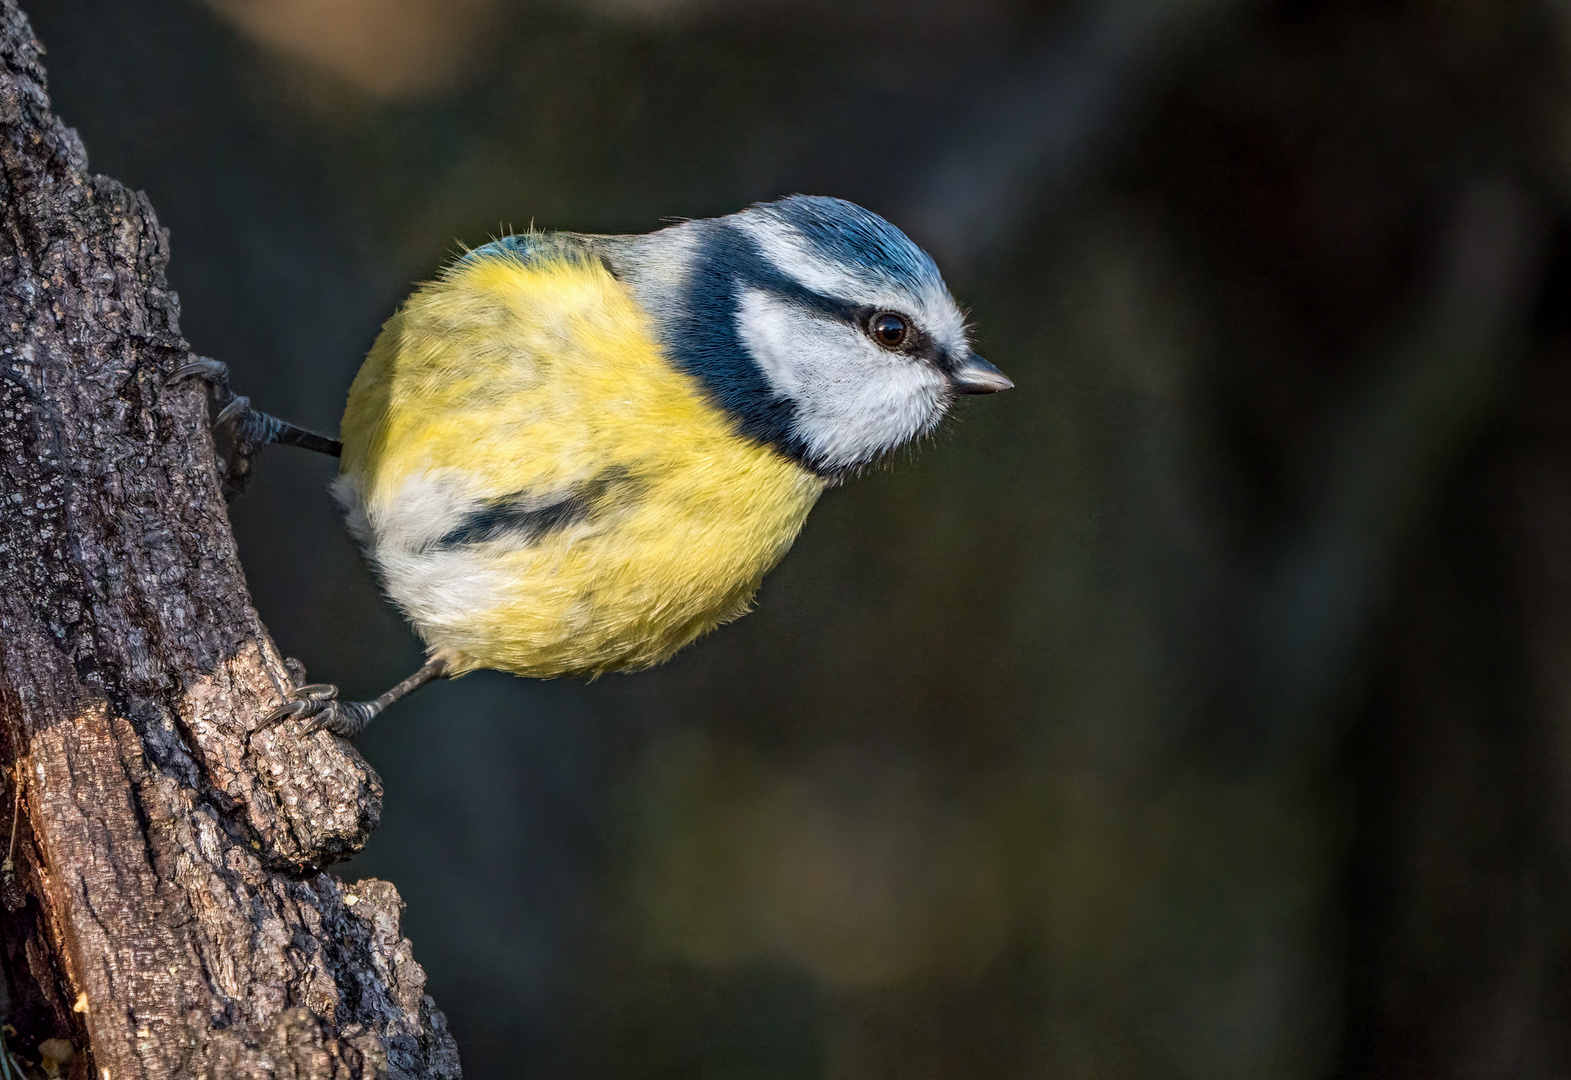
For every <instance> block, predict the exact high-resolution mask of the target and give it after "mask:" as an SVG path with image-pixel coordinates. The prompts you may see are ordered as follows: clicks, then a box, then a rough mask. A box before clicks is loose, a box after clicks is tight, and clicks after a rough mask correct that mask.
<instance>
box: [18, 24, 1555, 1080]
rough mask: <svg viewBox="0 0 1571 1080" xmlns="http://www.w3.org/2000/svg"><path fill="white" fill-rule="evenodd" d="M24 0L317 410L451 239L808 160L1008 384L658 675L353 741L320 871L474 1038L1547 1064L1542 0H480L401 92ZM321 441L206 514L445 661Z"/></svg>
mask: <svg viewBox="0 0 1571 1080" xmlns="http://www.w3.org/2000/svg"><path fill="white" fill-rule="evenodd" d="M235 2H236V3H237V4H239V3H244V2H247V0H235ZM255 2H260V0H255ZM26 6H27V10H28V12H29V14H30V15H31V16H32V18H33V20H34V23H35V26H36V28H37V30H38V32H39V35H40V37H41V38H42V40H43V41H44V43H45V45H46V46H47V48H48V50H49V52H48V56H47V58H46V60H47V63H48V66H49V72H50V79H51V90H52V93H53V95H54V100H55V103H56V106H57V108H58V111H59V112H60V114H61V115H62V116H63V117H64V119H65V120H66V122H67V123H68V124H72V125H74V126H76V127H77V128H78V129H79V130H80V132H81V134H82V136H83V138H84V140H85V142H86V144H87V147H88V151H89V154H90V156H91V160H92V164H93V166H94V167H95V168H96V169H98V170H100V171H103V172H105V173H108V174H111V175H113V176H115V177H116V178H118V179H120V180H122V181H124V182H125V183H127V184H129V185H132V186H134V187H140V188H144V189H145V190H146V191H147V192H148V194H149V195H150V196H151V198H152V201H153V204H154V206H155V207H156V208H157V211H158V214H159V216H160V219H161V220H162V221H163V223H164V224H165V225H167V226H168V227H169V228H170V229H171V232H172V238H173V252H174V258H173V262H172V263H171V266H170V271H169V273H170V278H171V280H172V282H173V284H174V286H175V287H176V288H177V289H178V290H179V293H180V296H181V300H182V303H183V315H182V323H181V324H182V327H183V330H184V332H185V334H186V336H187V337H188V338H189V339H190V341H191V343H192V346H193V348H194V349H196V350H197V351H198V352H199V353H202V354H206V355H212V356H216V357H219V358H221V359H223V360H225V361H227V362H228V363H229V365H230V366H231V368H232V370H233V373H234V378H235V381H236V383H237V384H238V386H239V387H240V388H241V390H242V391H243V392H245V393H248V394H250V395H251V396H252V397H253V398H254V399H255V400H256V401H257V402H258V403H259V404H261V405H262V406H263V407H264V408H267V409H269V410H271V411H274V412H276V413H278V414H280V415H283V416H286V417H290V418H292V419H295V420H297V421H300V422H302V423H306V424H309V425H314V426H316V427H317V428H319V429H321V430H325V431H333V430H335V429H336V424H337V417H338V414H339V411H340V409H341V406H342V402H343V398H344V394H345V390H346V388H347V387H348V384H349V381H350V379H351V378H352V377H353V374H354V371H355V369H356V367H357V365H358V363H359V360H360V358H361V357H362V356H363V355H364V352H365V350H366V348H367V347H368V346H369V344H370V342H371V341H372V339H373V337H374V336H375V333H376V331H377V328H378V327H379V325H380V324H381V322H382V320H383V319H385V318H386V317H387V316H388V315H389V314H390V313H391V311H392V310H393V308H394V307H395V305H396V304H397V302H398V300H399V299H400V298H401V297H402V296H403V295H404V294H405V293H406V292H407V291H408V290H409V288H410V287H411V285H412V283H414V282H415V281H418V280H420V279H422V278H424V277H427V276H429V275H430V274H431V273H432V272H433V271H434V270H435V269H436V268H437V267H438V266H439V265H440V264H441V263H442V262H443V261H444V260H445V259H446V258H448V257H450V256H451V255H452V254H453V253H454V252H455V251H457V250H459V245H460V244H475V243H479V242H483V241H484V240H486V239H487V238H488V237H490V236H492V235H495V234H496V233H497V232H498V231H499V230H501V229H505V228H506V227H508V226H509V225H511V226H519V227H522V226H523V225H525V224H527V223H529V222H530V221H533V222H534V223H535V224H536V225H538V226H541V227H546V228H567V229H574V230H581V231H607V232H612V231H643V230H647V229H650V228H654V227H657V226H658V225H659V223H660V219H661V218H663V217H668V216H705V215H711V214H719V213H725V212H729V211H731V210H734V209H736V208H738V207H740V206H742V205H744V204H746V203H747V202H750V201H752V200H755V199H760V198H770V197H774V196H777V195H780V194H784V193H787V192H791V191H807V192H820V193H830V194H836V195H841V196H843V197H846V198H850V199H853V200H856V201H859V202H862V203H863V204H865V205H867V206H869V207H870V208H872V209H874V210H877V211H879V212H881V213H884V214H885V215H887V216H889V217H890V218H891V219H892V220H894V221H895V222H896V223H897V224H899V225H901V226H903V227H905V228H907V230H908V231H909V232H910V233H911V234H912V235H913V236H914V237H915V238H916V239H917V240H918V242H921V243H924V244H927V245H929V246H930V247H931V249H932V250H933V251H934V254H935V255H936V256H937V257H938V259H939V261H940V264H941V265H942V266H943V267H945V269H946V272H947V275H948V277H949V280H950V284H951V286H952V288H953V289H954V291H955V293H956V295H957V296H958V297H959V298H960V299H961V301H962V302H963V303H964V304H965V305H967V306H968V307H969V309H970V311H971V313H972V318H973V321H974V324H975V326H976V333H977V340H978V346H979V348H980V350H981V352H982V353H983V354H984V355H985V356H987V357H988V358H990V359H991V360H993V361H994V362H995V363H997V364H998V365H999V366H1000V367H1002V368H1003V369H1004V370H1005V371H1006V372H1008V373H1009V374H1010V375H1011V376H1012V377H1013V378H1014V379H1015V381H1016V383H1017V384H1018V388H1017V389H1016V390H1014V391H1011V392H1010V393H1008V394H1005V395H1001V396H999V397H996V398H988V399H982V400H967V401H963V402H961V403H960V407H959V409H958V410H957V415H956V417H955V420H954V422H953V423H952V424H951V425H950V426H949V427H948V429H947V430H946V431H945V432H944V433H943V435H942V436H941V437H939V438H938V439H937V440H936V441H935V443H936V444H935V445H932V446H929V447H925V448H923V449H922V451H921V452H920V453H917V454H914V455H911V456H910V458H909V460H902V461H900V462H898V463H896V466H895V467H893V468H891V469H889V470H883V471H879V472H876V473H874V474H872V475H869V476H867V477H864V478H862V479H861V480H859V481H857V482H856V483H854V484H850V485H848V486H846V487H845V488H844V489H842V490H837V491H834V492H831V493H830V494H829V495H828V496H827V497H826V498H825V499H824V501H823V503H822V504H821V506H820V508H819V509H818V510H817V511H816V512H815V513H814V515H813V517H812V519H811V520H810V521H809V524H808V527H807V530H806V532H805V533H804V535H803V537H802V539H801V540H800V541H799V542H798V544H797V546H796V549H795V550H794V551H793V552H792V554H791V555H790V557H789V558H788V559H787V560H786V562H785V564H784V565H783V566H782V567H781V568H780V569H779V570H778V571H777V572H776V573H774V574H773V575H772V576H771V577H770V578H769V579H768V581H767V582H766V584H765V587H764V589H763V592H762V594H761V596H760V598H759V605H758V610H757V611H756V612H755V613H754V614H752V615H750V616H748V617H747V618H746V619H744V620H743V621H741V622H740V623H738V624H736V625H735V626H733V627H728V628H726V629H724V630H722V631H721V632H719V633H717V634H716V635H715V636H714V637H712V638H710V639H707V640H705V641H703V642H702V643H700V644H699V645H697V646H695V647H693V648H691V649H690V650H689V651H687V652H686V653H684V654H682V655H681V656H680V657H679V658H678V659H677V660H675V661H673V662H672V663H671V664H669V665H668V666H666V667H665V668H663V669H660V670H658V671H654V672H650V673H646V674H641V675H637V676H629V677H613V678H607V679H604V680H602V681H600V682H597V683H594V684H589V685H585V684H580V683H573V682H564V683H550V684H547V683H535V682H529V681H525V680H520V679H514V678H510V677H505V676H498V675H494V674H490V673H483V674H479V675H476V676H472V677H468V678H465V679H463V680H460V681H458V682H456V683H453V684H447V685H441V686H437V687H435V688H432V689H429V690H426V691H424V692H422V693H421V694H420V695H418V696H417V697H416V698H415V699H413V700H412V701H410V702H409V703H408V704H407V705H403V706H400V707H399V708H398V709H397V710H396V711H395V712H394V713H392V714H391V715H389V716H387V717H386V718H384V719H383V720H381V721H379V722H378V723H377V724H376V725H375V726H374V727H373V728H372V730H371V731H370V732H369V733H368V734H367V735H366V736H365V737H364V738H363V739H362V740H361V746H362V748H363V749H364V751H365V753H366V756H367V757H368V758H370V760H371V761H372V763H373V764H374V765H375V766H376V768H377V769H378V770H379V771H380V772H381V774H382V776H383V777H384V779H385V781H386V784H387V802H386V813H385V817H384V821H383V824H382V827H381V829H380V830H379V831H378V832H377V833H376V835H375V836H374V837H373V839H372V841H371V844H370V846H369V847H368V848H367V850H366V852H365V853H364V855H362V856H360V857H358V858H357V859H356V860H355V861H354V862H353V863H351V864H350V865H349V866H348V867H347V868H345V873H346V874H347V875H348V876H350V877H351V878H353V877H355V876H362V875H376V876H380V877H386V878H389V879H391V880H392V881H394V882H396V883H397V885H398V887H399V889H400V891H401V892H402V894H403V896H404V897H405V899H406V900H407V901H408V904H409V908H408V911H407V914H406V921H405V928H406V930H407V932H408V934H409V936H410V937H411V938H412V939H413V942H414V945H415V951H416V956H417V957H418V958H419V959H420V961H421V962H422V963H423V964H424V965H425V966H426V969H427V971H428V973H429V976H430V984H429V989H430V991H431V993H432V994H433V995H434V996H435V998H436V1000H437V1002H438V1004H439V1005H440V1006H441V1007H442V1008H443V1009H445V1010H446V1011H447V1013H448V1015H449V1017H450V1018H451V1022H452V1027H453V1030H454V1031H455V1033H456V1034H457V1037H458V1040H459V1045H460V1049H461V1051H462V1053H463V1056H464V1061H465V1066H466V1071H467V1074H468V1075H470V1076H472V1077H512V1076H519V1077H523V1076H529V1077H595V1078H600V1077H606V1078H611V1077H628V1078H631V1077H639V1078H649V1077H672V1078H676V1077H681V1078H689V1077H698V1078H705V1080H709V1078H714V1080H721V1078H736V1080H764V1078H769V1080H776V1078H778V1080H786V1078H816V1077H824V1078H828V1080H864V1078H866V1080H871V1078H886V1077H887V1078H891V1080H893V1078H899V1080H926V1078H935V1080H937V1078H943V1080H959V1078H965V1080H989V1078H994V1077H997V1078H1017V1077H1019V1078H1024V1077H1108V1078H1125V1077H1128V1078H1135V1077H1151V1078H1176V1077H1196V1078H1207V1080H1211V1078H1221V1077H1241V1078H1243V1077H1247V1078H1257V1077H1331V1076H1344V1077H1371V1078H1372V1077H1399V1076H1412V1077H1425V1078H1432V1077H1449V1076H1455V1077H1470V1078H1476V1077H1497V1076H1498V1077H1536V1076H1544V1077H1550V1076H1562V1075H1565V1074H1566V1073H1567V1072H1568V1071H1571V1047H1568V1045H1567V1044H1568V1042H1571V1040H1568V1037H1567V1035H1566V1034H1565V1032H1566V1031H1567V1030H1568V1017H1571V992H1568V990H1571V985H1568V975H1571V966H1568V959H1571V919H1568V914H1567V913H1568V912H1571V905H1568V903H1567V901H1568V899H1571V895H1568V894H1571V784H1568V782H1567V781H1568V777H1571V758H1568V754H1571V677H1568V675H1571V663H1568V661H1571V617H1568V613H1571V559H1568V556H1567V552H1568V551H1571V437H1568V432H1567V420H1568V418H1571V372H1568V371H1567V368H1566V361H1567V331H1568V329H1571V320H1568V319H1567V312H1566V301H1567V297H1566V286H1567V283H1568V281H1571V244H1568V237H1571V233H1568V231H1567V224H1568V222H1571V82H1568V78H1567V73H1568V72H1571V64H1568V60H1571V55H1568V54H1571V10H1568V9H1566V8H1565V6H1564V5H1563V4H1557V3H1552V2H1550V0H1542V2H1531V0H1438V2H1430V3H1416V2H1415V3H1396V2H1367V3H1309V2H1288V0H1278V2H1254V3H1242V2H1239V0H1107V2H1103V3H1097V2H1095V0H1082V2H1081V3H1074V4H1071V3H1057V4H1053V3H1044V4H1040V5H1030V4H1026V3H1023V2H1011V0H978V2H967V0H922V2H917V3H907V4H899V3H895V2H893V0H888V2H877V0H864V2H847V3H839V4H831V3H828V2H820V0H752V2H750V3H730V4H724V3H719V2H717V0H688V2H675V3H666V4H659V5H651V4H645V5H643V7H642V8H641V9H640V7H639V6H638V5H635V4H631V3H623V2H619V0H600V2H599V3H597V4H593V5H590V4H574V3H569V2H566V0H563V2H560V3H547V2H545V0H539V2H535V3H523V2H519V3H514V4H506V3H501V2H500V0H498V3H497V4H495V5H494V6H492V7H490V8H487V9H486V10H488V11H489V12H490V15H491V21H490V22H489V23H488V24H487V26H486V28H485V29H484V31H483V32H482V33H479V34H478V35H476V37H475V39H474V41H473V42H472V47H466V48H465V49H464V50H462V51H461V57H460V62H459V63H458V64H457V65H456V66H455V67H454V68H453V69H452V71H451V73H450V77H449V78H448V79H447V80H446V81H444V82H441V83H440V84H439V85H434V86H432V87H430V88H427V89H424V90H419V91H411V92H408V93H405V94H404V95H402V96H395V97H388V96H385V95H380V96H379V95H378V94H376V93H371V92H367V91H366V90H365V89H364V88H363V87H362V88H357V87H356V86H355V85H353V83H352V81H346V80H344V79H343V78H341V77H339V76H335V75H334V74H333V73H332V72H331V71H326V70H324V69H323V68H322V67H321V66H320V65H319V64H318V65H315V66H314V65H313V64H312V63H311V62H307V61H302V60H300V59H298V58H291V57H290V56H289V55H288V51H287V50H280V49H278V48H276V47H275V46H272V45H269V44H268V43H267V42H266V41H262V40H257V39H253V38H252V37H249V36H247V35H246V34H245V33H243V32H242V31H241V30H240V29H238V28H237V26H236V25H235V24H233V23H231V22H229V21H226V20H225V19H224V18H221V17H220V16H219V15H218V14H215V12H214V10H213V9H211V8H209V7H205V6H202V5H201V4H198V3H195V2H189V0H117V2H114V3H109V2H105V0H100V2H88V0H34V2H32V3H29V4H27V5H26ZM415 6H418V4H416V5H415ZM458 7H464V5H458ZM471 7H472V5H471ZM481 7H482V8H484V7H485V5H484V4H483V3H482V4H481ZM408 9H409V5H408V4H404V5H399V4H391V5H390V6H389V7H388V9H387V14H386V15H385V18H387V19H395V18H402V17H403V14H401V13H404V14H406V13H407V10H408ZM455 10H457V8H455ZM466 10H469V9H467V8H466ZM332 471H333V466H332V463H331V462H329V461H327V460H325V459H313V458H311V457H310V456H308V455H305V454H303V453H299V452H295V451H289V450H282V451H277V452H274V453H272V454H269V455H268V456H267V457H266V458H265V459H264V460H263V461H262V462H261V465H260V468H259V475H258V478H257V480H256V482H255V484H254V487H253V490H252V491H251V492H250V493H248V494H247V495H246V496H245V498H244V499H243V500H242V501H240V502H238V503H236V504H235V505H234V507H233V517H234V520H235V524H236V528H237V530H238V533H239V537H240V545H241V553H242V556H243V557H244V559H245V562H246V565H247V567H248V570H249V573H250V576H251V582H252V586H253V588H254V590H255V594H256V600H257V604H258V606H259V607H260V609H261V611H262V614H263V616H264V618H265V619H266V621H267V623H268V625H269V626H270V627H271V628H272V630H273V631H274V633H275V634H276V636H277V638H278V640H279V643H280V645H281V646H282V647H283V649H284V650H285V651H286V652H287V653H289V654H290V655H293V656H296V657H299V658H300V659H302V660H303V661H304V662H305V663H306V665H307V666H308V668H309V669H310V672H311V675H312V676H313V677H314V678H318V679H328V680H332V681H336V682H338V683H340V684H341V685H342V686H343V687H344V690H345V692H346V693H347V694H349V695H353V696H367V695H371V694H375V693H377V692H379V691H380V690H382V689H384V688H385V687H386V686H387V685H390V684H391V683H392V682H394V681H396V680H397V679H398V678H400V677H402V676H403V675H404V674H406V673H407V672H408V671H410V670H412V669H413V667H414V666H415V665H416V664H417V663H418V662H419V655H420V654H419V648H418V645H417V643H416V641H415V640H414V639H413V637H412V636H411V635H410V634H409V632H408V631H407V630H406V628H405V627H404V626H403V625H402V623H401V621H400V620H399V619H398V617H397V616H396V613H394V612H393V611H392V610H390V609H389V608H388V607H387V606H386V605H385V604H384V603H383V602H382V601H381V600H380V599H379V598H378V595H377V593H376V589H375V586H374V583H373V582H372V580H371V579H370V577H369V575H368V574H367V572H366V570H365V569H364V567H363V566H362V565H361V564H360V562H359V561H358V558H357V555H356V553H355V551H354V549H353V547H352V545H351V544H350V542H349V541H348V539H347V538H346V537H345V536H344V535H343V533H342V531H341V529H340V527H339V525H338V523H337V519H336V515H335V512H334V509H333V507H332V505H331V502H330V499H329V497H328V496H327V494H326V491H325V487H326V484H327V481H328V480H329V478H330V477H331V475H332Z"/></svg>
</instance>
